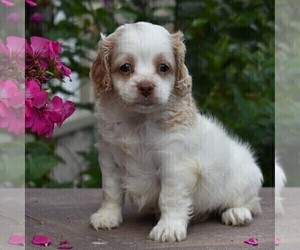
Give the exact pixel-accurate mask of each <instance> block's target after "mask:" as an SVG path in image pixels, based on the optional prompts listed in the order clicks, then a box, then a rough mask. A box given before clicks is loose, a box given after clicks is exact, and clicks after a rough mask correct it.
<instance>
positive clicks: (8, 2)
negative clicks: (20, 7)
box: [1, 0, 15, 7]
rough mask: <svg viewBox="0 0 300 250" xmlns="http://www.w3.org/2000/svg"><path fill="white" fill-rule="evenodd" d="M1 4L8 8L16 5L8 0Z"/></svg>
mask: <svg viewBox="0 0 300 250" xmlns="http://www.w3.org/2000/svg"><path fill="white" fill-rule="evenodd" d="M1 2H2V3H3V4H5V5H6V6H8V7H12V6H14V5H15V4H14V3H12V2H10V1H8V0H1Z"/></svg>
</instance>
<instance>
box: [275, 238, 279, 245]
mask: <svg viewBox="0 0 300 250" xmlns="http://www.w3.org/2000/svg"><path fill="white" fill-rule="evenodd" d="M279 245H280V240H279V239H278V238H275V246H279Z"/></svg>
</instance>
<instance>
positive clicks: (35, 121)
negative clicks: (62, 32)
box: [25, 36, 75, 137]
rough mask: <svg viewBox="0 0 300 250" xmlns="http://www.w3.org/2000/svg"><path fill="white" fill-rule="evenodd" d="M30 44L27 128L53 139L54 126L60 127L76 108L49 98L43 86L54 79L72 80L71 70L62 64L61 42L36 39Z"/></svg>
mask: <svg viewBox="0 0 300 250" xmlns="http://www.w3.org/2000/svg"><path fill="white" fill-rule="evenodd" d="M30 42H31V43H30V44H28V43H26V54H25V55H26V56H25V62H26V67H25V77H26V82H25V89H26V91H25V126H26V128H28V129H30V130H31V131H32V132H34V133H36V134H38V135H43V136H45V137H51V136H52V134H53V129H54V125H55V124H56V125H57V126H59V127H60V126H61V124H62V123H63V122H64V121H65V120H66V119H67V118H68V117H69V116H70V115H71V114H72V113H73V112H74V110H75V106H74V104H73V103H72V102H70V101H65V102H64V101H63V100H62V99H61V98H60V97H58V96H54V97H52V98H50V97H51V95H50V94H49V93H47V91H46V90H45V86H44V85H45V84H46V83H47V82H49V81H50V80H52V79H58V80H60V81H62V80H63V77H65V76H67V77H70V74H71V70H70V69H69V68H68V67H66V66H65V65H63V63H62V62H61V59H60V57H59V54H60V53H61V52H62V48H61V45H60V44H59V43H58V42H56V41H51V40H48V39H45V38H42V37H36V36H33V37H31V39H30Z"/></svg>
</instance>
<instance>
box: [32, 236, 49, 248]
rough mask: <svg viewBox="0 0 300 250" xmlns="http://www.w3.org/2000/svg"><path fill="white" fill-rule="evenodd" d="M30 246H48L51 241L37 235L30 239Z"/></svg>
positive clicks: (46, 237)
mask: <svg viewBox="0 0 300 250" xmlns="http://www.w3.org/2000/svg"><path fill="white" fill-rule="evenodd" d="M32 244H34V245H44V246H48V245H49V244H51V239H50V238H49V237H48V236H46V235H42V234H37V235H35V236H34V237H33V238H32Z"/></svg>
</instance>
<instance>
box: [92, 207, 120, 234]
mask: <svg viewBox="0 0 300 250" xmlns="http://www.w3.org/2000/svg"><path fill="white" fill-rule="evenodd" d="M122 222H123V218H122V214H121V211H119V210H117V209H111V208H110V209H103V208H101V209H99V210H98V211H97V212H96V213H94V214H92V216H91V218H90V223H91V225H92V226H93V227H94V228H95V229H96V230H98V229H99V228H102V229H109V230H110V229H112V228H115V227H118V226H120V224H121V223H122Z"/></svg>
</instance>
